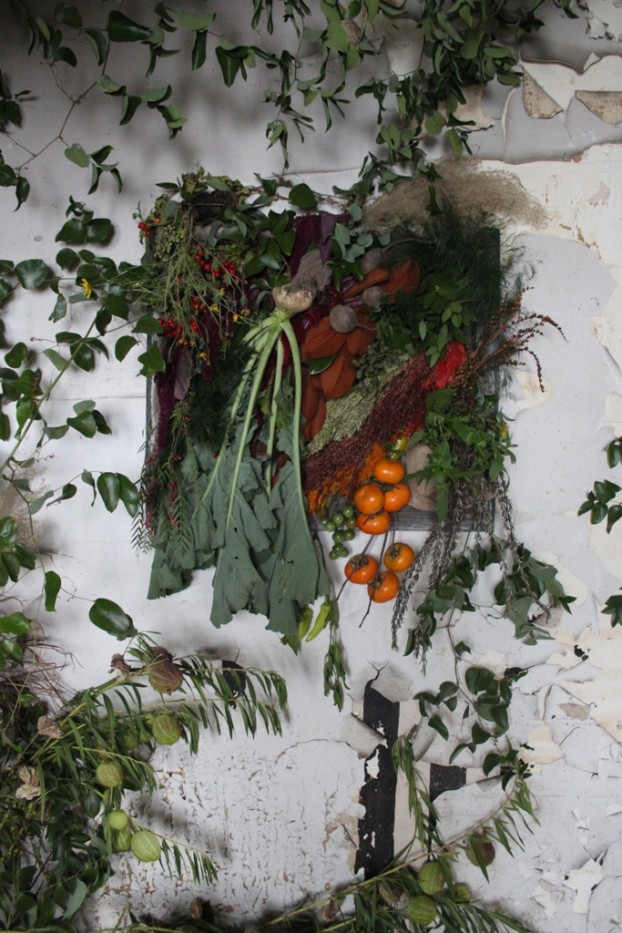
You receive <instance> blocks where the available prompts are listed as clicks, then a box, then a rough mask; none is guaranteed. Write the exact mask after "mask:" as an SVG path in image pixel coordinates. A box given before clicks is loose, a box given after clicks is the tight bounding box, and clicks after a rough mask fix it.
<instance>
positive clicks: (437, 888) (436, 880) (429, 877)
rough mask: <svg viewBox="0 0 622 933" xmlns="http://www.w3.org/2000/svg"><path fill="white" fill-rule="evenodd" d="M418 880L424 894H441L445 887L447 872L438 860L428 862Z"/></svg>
mask: <svg viewBox="0 0 622 933" xmlns="http://www.w3.org/2000/svg"><path fill="white" fill-rule="evenodd" d="M417 881H418V882H419V887H420V888H421V890H422V891H423V893H424V894H440V893H441V891H442V890H443V888H444V887H445V874H444V872H443V869H442V868H441V866H440V865H439V863H438V862H426V863H425V865H423V866H422V868H421V871H420V872H419V874H418V875H417Z"/></svg>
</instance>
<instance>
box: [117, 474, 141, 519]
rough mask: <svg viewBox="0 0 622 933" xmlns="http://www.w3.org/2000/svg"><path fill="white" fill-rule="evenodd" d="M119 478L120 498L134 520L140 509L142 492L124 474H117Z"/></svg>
mask: <svg viewBox="0 0 622 933" xmlns="http://www.w3.org/2000/svg"><path fill="white" fill-rule="evenodd" d="M117 476H118V478H119V498H120V499H121V502H122V503H123V505H124V506H125V509H126V511H127V513H128V515H130V516H131V517H132V518H134V516H135V515H136V514H137V512H138V509H139V508H140V490H139V488H138V486H136V484H135V483H133V482H132V481H131V480H130V479H128V478H127V476H124V475H123V473H117Z"/></svg>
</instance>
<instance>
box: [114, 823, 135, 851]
mask: <svg viewBox="0 0 622 933" xmlns="http://www.w3.org/2000/svg"><path fill="white" fill-rule="evenodd" d="M131 844H132V827H131V826H130V825H129V824H128V825H127V826H126V827H125V829H119V830H117V832H116V833H115V834H114V837H113V840H112V848H113V849H114V851H115V852H127V851H128V849H129V848H130V846H131Z"/></svg>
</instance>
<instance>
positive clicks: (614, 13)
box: [584, 0, 622, 39]
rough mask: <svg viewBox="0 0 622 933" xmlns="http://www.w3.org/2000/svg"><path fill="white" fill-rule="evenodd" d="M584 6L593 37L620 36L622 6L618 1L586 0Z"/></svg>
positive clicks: (621, 30) (616, 37)
mask: <svg viewBox="0 0 622 933" xmlns="http://www.w3.org/2000/svg"><path fill="white" fill-rule="evenodd" d="M584 6H585V7H586V9H587V18H588V23H589V29H590V35H591V36H592V37H593V38H595V39H599V38H600V37H601V36H608V37H610V38H612V39H620V38H622V8H621V7H620V4H619V3H616V2H613V3H612V0H586V2H585V4H584Z"/></svg>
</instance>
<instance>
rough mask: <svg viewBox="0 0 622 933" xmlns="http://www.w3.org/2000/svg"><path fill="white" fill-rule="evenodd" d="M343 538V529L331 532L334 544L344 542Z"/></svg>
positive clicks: (344, 534) (344, 538) (344, 533)
mask: <svg viewBox="0 0 622 933" xmlns="http://www.w3.org/2000/svg"><path fill="white" fill-rule="evenodd" d="M345 540H346V532H345V531H341V530H339V531H335V532H334V533H333V541H334V542H335V544H343V542H344V541H345Z"/></svg>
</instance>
